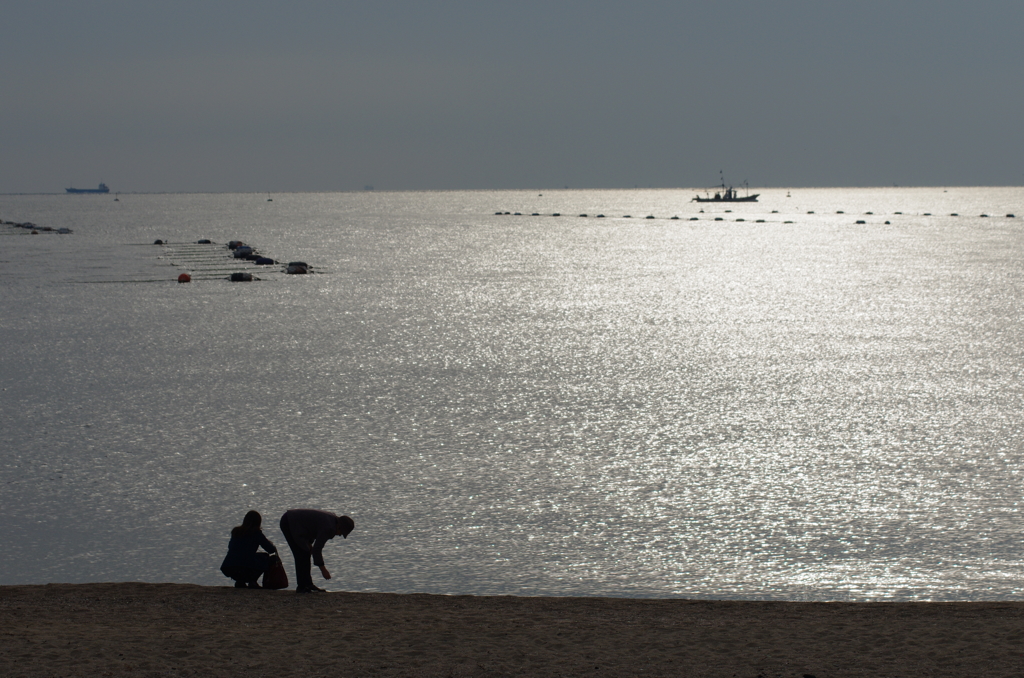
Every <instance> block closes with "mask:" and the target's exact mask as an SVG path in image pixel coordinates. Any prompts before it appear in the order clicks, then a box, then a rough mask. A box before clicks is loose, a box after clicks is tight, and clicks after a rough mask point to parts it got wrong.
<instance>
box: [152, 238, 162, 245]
mask: <svg viewBox="0 0 1024 678" xmlns="http://www.w3.org/2000/svg"><path fill="white" fill-rule="evenodd" d="M153 244H154V245H163V244H164V241H163V240H161V239H160V238H157V239H156V240H154V241H153Z"/></svg>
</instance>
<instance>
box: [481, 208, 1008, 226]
mask: <svg viewBox="0 0 1024 678" xmlns="http://www.w3.org/2000/svg"><path fill="white" fill-rule="evenodd" d="M700 212H701V214H703V213H704V210H701V211H700ZM725 212H726V213H730V212H732V210H725ZM771 213H772V214H778V213H779V211H778V210H772V212H771ZM494 214H496V215H505V214H515V215H516V216H519V215H522V214H523V213H522V212H495V213H494ZM807 214H814V210H809V211H808V212H807ZM836 214H845V211H843V210H836ZM864 214H865V215H874V212H865V213H864ZM893 214H896V215H902V214H903V212H893ZM530 216H534V217H539V216H544V215H542V214H541V213H539V212H532V213H531V214H530ZM551 216H553V217H560V216H562V214H561V213H560V212H552V213H551ZM579 216H580V217H581V218H586V217H589V216H590V214H589V213H587V212H583V213H581V214H580V215H579ZM921 216H925V217H930V216H932V213H931V212H922V213H921ZM949 216H951V217H958V216H960V214H959V213H957V212H952V213H950V215H949ZM979 216H981V217H982V218H986V219H987V218H989V215H988V214H981V215H979ZM595 217H596V218H597V219H604V218H605V215H604V214H597V215H595ZM622 218H623V219H632V218H633V215H631V214H624V215H622ZM644 218H645V219H657V218H658V217H656V216H654V215H653V214H650V215H648V216H646V217H644ZM679 218H680V217H679V216H678V215H676V216H671V217H668V219H669V220H671V221H678V220H679ZM1006 218H1007V219H1015V218H1016V215H1015V214H1014V213H1013V212H1010V213H1008V214H1007V215H1006ZM690 221H699V219H698V218H697V217H690ZM715 221H724V219H723V218H722V217H715ZM736 221H745V219H743V218H739V219H736ZM755 223H758V224H763V223H765V220H764V219H758V220H757V221H756V222H755ZM783 223H785V224H791V223H793V222H792V221H784V222H783ZM855 223H857V224H863V223H865V222H864V221H857V222H855ZM885 223H886V224H889V223H890V222H888V221H886V222H885Z"/></svg>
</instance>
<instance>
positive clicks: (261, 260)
mask: <svg viewBox="0 0 1024 678" xmlns="http://www.w3.org/2000/svg"><path fill="white" fill-rule="evenodd" d="M255 263H256V265H257V266H268V265H270V264H276V263H277V262H276V261H274V260H273V259H271V258H270V257H256V259H255Z"/></svg>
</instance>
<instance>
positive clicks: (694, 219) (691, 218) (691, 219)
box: [690, 217, 700, 221]
mask: <svg viewBox="0 0 1024 678" xmlns="http://www.w3.org/2000/svg"><path fill="white" fill-rule="evenodd" d="M690 221H700V220H699V219H697V217H690Z"/></svg>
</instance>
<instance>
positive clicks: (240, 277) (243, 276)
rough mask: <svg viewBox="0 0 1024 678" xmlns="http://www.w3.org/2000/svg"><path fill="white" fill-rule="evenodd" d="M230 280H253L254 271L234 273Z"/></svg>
mask: <svg viewBox="0 0 1024 678" xmlns="http://www.w3.org/2000/svg"><path fill="white" fill-rule="evenodd" d="M228 280H230V281H231V282H252V273H241V272H238V273H232V274H231V277H230V278H228Z"/></svg>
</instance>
